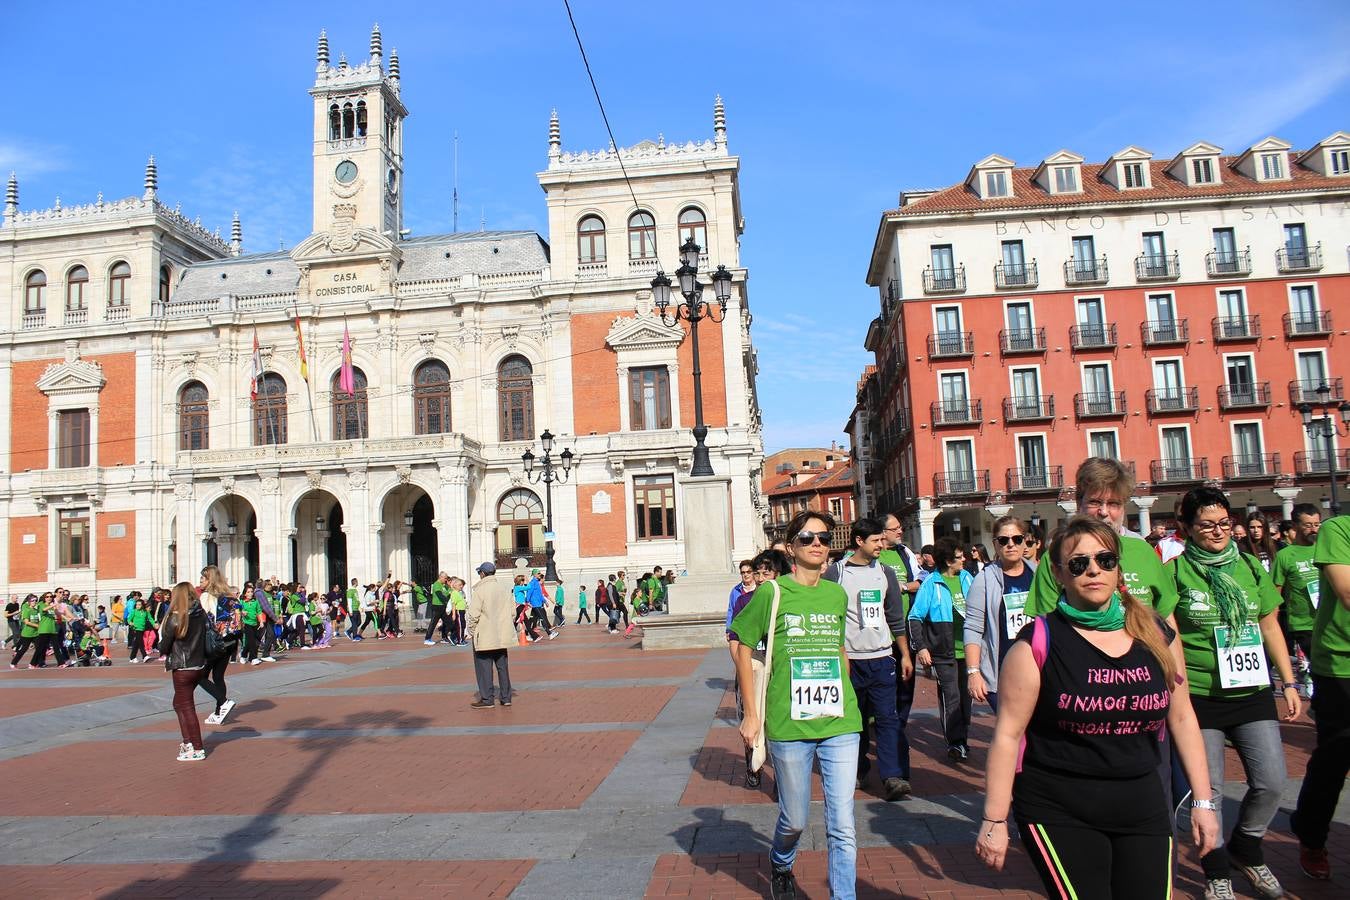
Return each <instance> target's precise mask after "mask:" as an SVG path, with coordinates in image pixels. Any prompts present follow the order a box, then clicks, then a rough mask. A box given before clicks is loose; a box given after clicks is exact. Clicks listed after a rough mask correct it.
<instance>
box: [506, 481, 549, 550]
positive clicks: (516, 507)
mask: <svg viewBox="0 0 1350 900" xmlns="http://www.w3.org/2000/svg"><path fill="white" fill-rule="evenodd" d="M496 557H497V558H496V560H495V562H496V565H497V567H498V568H502V567H505V568H508V569H509V568H513V567H514V566H515V564H516V560H518V559H524V560H525V561H526V563H525V564H526V565H527V566H542V565H544V562H545V559H544V504H543V503H541V502H540V500H539V495H538V494H536V493H535V492H534V491H531V490H528V489H526V488H516V489H515V490H512V491H508V492H507V493H506V494H505V495H503V496H502V499H501V500H499V501H497V554H496Z"/></svg>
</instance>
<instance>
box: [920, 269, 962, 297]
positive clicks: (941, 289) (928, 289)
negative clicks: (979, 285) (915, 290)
mask: <svg viewBox="0 0 1350 900" xmlns="http://www.w3.org/2000/svg"><path fill="white" fill-rule="evenodd" d="M965 289H966V267H965V266H957V267H956V268H954V269H935V268H933V267H932V266H929V267H928V268H926V269H924V270H923V292H924V293H925V294H960V293H963V292H964V291H965Z"/></svg>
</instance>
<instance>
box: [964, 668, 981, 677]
mask: <svg viewBox="0 0 1350 900" xmlns="http://www.w3.org/2000/svg"><path fill="white" fill-rule="evenodd" d="M966 674H967V675H978V674H980V669H979V667H978V666H966Z"/></svg>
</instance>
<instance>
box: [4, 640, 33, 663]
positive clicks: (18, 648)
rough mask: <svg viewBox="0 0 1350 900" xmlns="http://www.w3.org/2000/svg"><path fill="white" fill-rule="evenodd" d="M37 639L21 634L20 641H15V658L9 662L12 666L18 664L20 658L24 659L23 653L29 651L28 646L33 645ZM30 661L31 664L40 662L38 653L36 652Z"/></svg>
mask: <svg viewBox="0 0 1350 900" xmlns="http://www.w3.org/2000/svg"><path fill="white" fill-rule="evenodd" d="M36 640H37V638H30V637H23V636H22V635H20V637H19V639H18V642H17V643H15V645H14V658H13V659H11V660H10V661H9V664H10V665H11V666H17V665H18V664H19V660H21V659H23V655H24V654H25V653H27V652H28V648H29V647H31V646H33V642H34V641H36ZM28 662H29V663H30V664H33V665H36V664H37V663H38V662H39V660H38V658H37V654H36V653H34V654H33V658H32V659H30V660H29V661H28Z"/></svg>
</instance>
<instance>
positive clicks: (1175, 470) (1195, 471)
mask: <svg viewBox="0 0 1350 900" xmlns="http://www.w3.org/2000/svg"><path fill="white" fill-rule="evenodd" d="M1149 474H1150V475H1151V476H1152V481H1153V483H1154V484H1185V483H1187V482H1195V481H1204V480H1205V479H1206V478H1208V477H1209V460H1208V459H1205V458H1204V457H1200V458H1199V459H1155V460H1153V462H1152V463H1150V464H1149Z"/></svg>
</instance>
